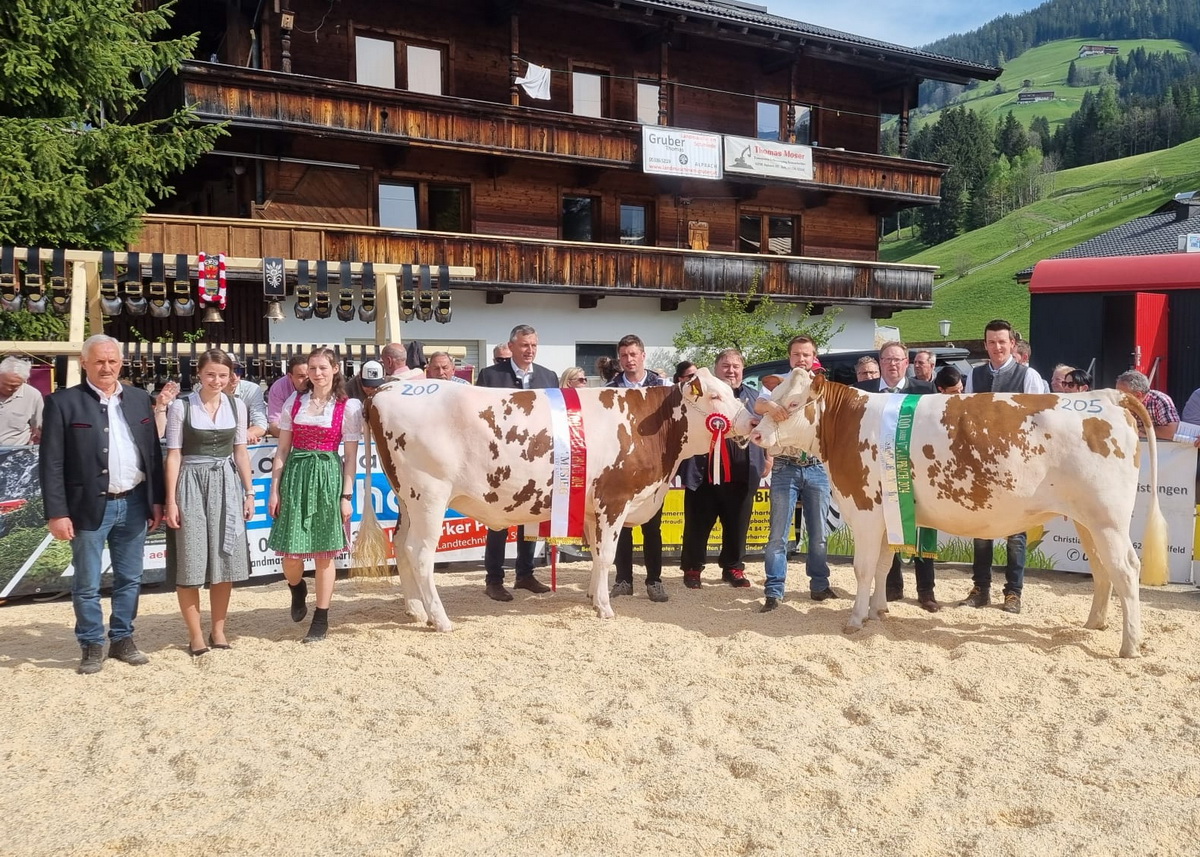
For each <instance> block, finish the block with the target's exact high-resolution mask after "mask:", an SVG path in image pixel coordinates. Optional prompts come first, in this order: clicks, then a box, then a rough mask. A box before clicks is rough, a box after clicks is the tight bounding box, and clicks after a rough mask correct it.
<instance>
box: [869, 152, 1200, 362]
mask: <svg viewBox="0 0 1200 857" xmlns="http://www.w3.org/2000/svg"><path fill="white" fill-rule="evenodd" d="M1156 182H1157V183H1158V184H1157V185H1156V186H1154V185H1155V183H1156ZM1151 186H1154V187H1152V189H1150V190H1145V189H1146V188H1148V187H1151ZM1197 189H1200V139H1197V140H1191V141H1189V142H1187V143H1184V144H1182V145H1180V146H1176V147H1175V148H1173V149H1167V150H1165V151H1161V152H1150V153H1148V154H1145V155H1136V156H1134V157H1132V158H1123V159H1121V160H1118V161H1108V162H1106V163H1103V164H1091V165H1089V166H1086V167H1077V168H1075V169H1072V170H1063V171H1062V172H1060V173H1058V174H1057V176H1056V181H1055V190H1054V191H1053V192H1052V193H1051V194H1050V195H1049V196H1048V197H1047V198H1046V199H1043V200H1041V201H1039V202H1036V203H1034V204H1033V205H1029V206H1026V207H1025V208H1021V209H1018V210H1017V211H1014V212H1013V213H1012V214H1009V215H1008V216H1007V217H1005V218H1004V219H1002V220H999V221H997V222H996V223H993V224H991V225H989V226H986V227H984V228H983V229H977V230H975V231H974V232H969V233H967V234H966V235H960V236H959V237H957V238H955V239H954V240H952V241H947V242H946V243H944V244H939V245H937V246H936V247H930V248H929V249H927V250H921V251H920V252H913V251H914V250H915V249H916V248H915V247H914V244H913V242H911V241H891V242H885V243H884V244H883V245H881V247H880V258H881V259H885V260H886V261H889V262H900V261H904V262H912V263H918V264H922V265H939V266H941V268H942V270H941V272H940V273H941V275H942V279H949V278H952V277H955V276H958V275H959V274H961V272H963V271H965V270H967V269H969V268H973V267H975V266H978V265H983V264H984V263H987V262H989V261H991V260H993V259H995V258H996V257H997V256H1000V255H1001V254H1003V253H1006V252H1008V251H1009V250H1012V249H1013V248H1015V247H1018V246H1019V245H1021V244H1023V243H1024V242H1026V241H1031V240H1032V241H1033V244H1032V245H1031V246H1029V247H1026V248H1023V249H1020V250H1017V251H1016V252H1014V253H1013V254H1012V255H1011V256H1008V257H1007V258H1005V259H1003V260H1002V261H999V262H997V263H995V264H991V265H988V266H987V267H984V268H982V269H980V270H976V271H973V272H972V273H969V274H967V275H966V276H963V277H961V278H960V279H956V280H955V281H954V282H951V283H949V284H947V285H941V284H940V281H936V282H935V283H934V295H933V308H932V309H927V310H906V311H905V312H901V313H897V314H896V316H895V317H894V318H893V319H892V320H891V321H890V322H887V323H890V324H894V325H896V326H898V327H899V328H900V333H901V335H902V336H903V337H904V339H906V340H910V341H914V342H924V341H931V340H934V339H937V338H938V336H939V334H938V321H939V320H940V319H943V318H948V319H950V321H951V328H950V332H951V339H954V338H956V337H957V338H961V339H977V338H980V337H981V336H982V331H983V325H984V324H986V323H987V322H988V320H990V319H993V318H1007V319H1008V320H1010V321H1011V322H1012V323H1013V324H1014V326H1016V327H1017V329H1019V330H1028V329H1029V291H1028V288H1027V287H1026V286H1023V285H1020V284H1018V283H1017V282H1016V281H1015V280H1014V279H1013V277H1014V275H1015V274H1016V273H1017V272H1018V271H1021V270H1023V269H1025V268H1029V267H1032V266H1033V265H1034V264H1036V263H1037V262H1039V261H1041V260H1042V259H1045V258H1047V257H1049V256H1053V255H1055V254H1056V253H1060V252H1062V251H1063V250H1066V249H1068V248H1070V247H1074V246H1075V245H1076V244H1080V243H1082V242H1084V241H1086V240H1088V239H1089V238H1092V237H1094V236H1096V235H1099V234H1100V233H1101V232H1106V231H1107V230H1109V229H1112V228H1113V227H1115V226H1118V225H1120V224H1122V223H1125V222H1126V221H1129V220H1132V219H1133V218H1135V217H1140V216H1141V215H1143V214H1148V213H1150V212H1151V211H1153V210H1154V209H1156V208H1158V207H1159V206H1161V205H1162V204H1163V203H1164V202H1166V201H1168V200H1169V199H1171V197H1172V196H1173V195H1174V194H1176V193H1180V192H1182V191H1188V190H1197ZM1138 191H1144V192H1141V193H1138ZM1127 194H1133V195H1132V196H1129V198H1127V199H1124V200H1121V198H1122V197H1124V196H1126V195H1127ZM1097 209H1099V212H1098V213H1096V214H1093V215H1092V216H1089V217H1086V218H1084V219H1083V220H1080V221H1079V222H1078V223H1074V224H1072V225H1070V226H1068V227H1066V228H1064V229H1063V230H1062V231H1060V232H1056V233H1054V234H1053V235H1049V236H1045V237H1041V236H1042V235H1043V233H1046V232H1048V231H1049V230H1051V229H1054V228H1056V227H1059V226H1062V225H1063V224H1066V223H1069V222H1070V221H1072V220H1074V219H1075V218H1079V217H1082V216H1083V215H1085V214H1088V213H1089V212H1093V211H1096V210H1097Z"/></svg>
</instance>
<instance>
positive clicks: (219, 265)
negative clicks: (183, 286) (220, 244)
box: [199, 253, 227, 310]
mask: <svg viewBox="0 0 1200 857" xmlns="http://www.w3.org/2000/svg"><path fill="white" fill-rule="evenodd" d="M199 285H200V288H199V292H200V306H201V307H210V306H215V307H216V308H217V309H222V310H223V309H225V293H226V288H227V287H226V284H225V254H224V253H217V254H215V255H208V254H205V253H201V254H200V276H199Z"/></svg>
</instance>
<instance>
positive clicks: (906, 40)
mask: <svg viewBox="0 0 1200 857" xmlns="http://www.w3.org/2000/svg"><path fill="white" fill-rule="evenodd" d="M752 2H757V3H758V5H760V6H761V5H766V7H767V10H768V11H769V12H770V13H771V14H772V15H781V16H783V17H785V18H792V19H793V20H796V21H804V22H806V23H809V24H816V25H818V26H821V27H828V28H830V29H832V30H841V31H843V32H846V33H852V34H853V35H856V36H866V37H867V38H871V39H879V40H880V41H884V42H891V43H893V44H897V45H904V46H906V47H920V46H921V45H926V44H929V43H930V42H933V41H936V40H937V39H940V38H942V37H943V36H948V35H950V34H951V33H965V32H968V31H970V30H974V29H976V28H977V27H980V26H982V25H983V24H986V23H987V22H988V21H991V20H992V19H993V18H996V17H999V16H1000V15H1003V14H1004V13H1005V12H1011V13H1014V14H1016V13H1019V12H1024V11H1026V10H1028V9H1032V8H1034V7H1036V6H1039V5H1041V3H1042V2H1044V0H988V2H986V3H983V4H974V3H963V2H962V0H910V2H907V3H901V2H898V0H841V2H836V3H829V2H824V3H815V2H811V0H765V3H764V0H752Z"/></svg>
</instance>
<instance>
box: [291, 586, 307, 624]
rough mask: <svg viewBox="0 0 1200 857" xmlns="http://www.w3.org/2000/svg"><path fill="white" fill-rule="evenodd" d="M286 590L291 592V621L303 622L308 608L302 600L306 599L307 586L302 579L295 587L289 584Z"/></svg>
mask: <svg viewBox="0 0 1200 857" xmlns="http://www.w3.org/2000/svg"><path fill="white" fill-rule="evenodd" d="M288 589H290V590H292V621H293V622H303V621H304V617H305V616H307V615H308V607H307V606H306V605H305V604H304V599H306V598H308V584H307V583H305V582H304V578H303V577H302V578H300V582H299V583H297V584H295V585H293V584H291V583H289V584H288Z"/></svg>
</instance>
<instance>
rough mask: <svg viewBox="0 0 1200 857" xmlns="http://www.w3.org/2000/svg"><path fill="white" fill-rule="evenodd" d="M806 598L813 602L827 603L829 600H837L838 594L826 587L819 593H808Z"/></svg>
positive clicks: (830, 587)
mask: <svg viewBox="0 0 1200 857" xmlns="http://www.w3.org/2000/svg"><path fill="white" fill-rule="evenodd" d="M808 597H809V598H811V599H812V600H813V601H828V600H829V599H830V598H837V597H838V594H837V593H836V592H834V591H833V587H832V586H826V587H825V588H824V589H822V590H821V591H820V592H810V593H809V594H808Z"/></svg>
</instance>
